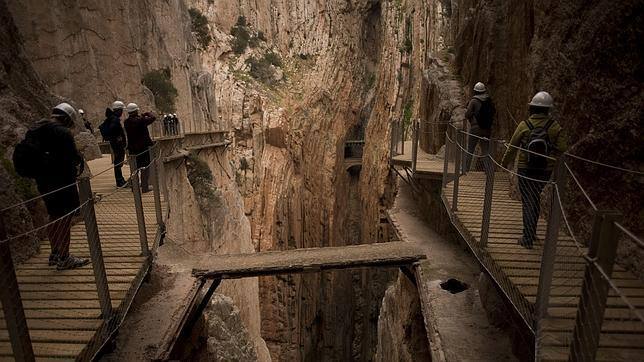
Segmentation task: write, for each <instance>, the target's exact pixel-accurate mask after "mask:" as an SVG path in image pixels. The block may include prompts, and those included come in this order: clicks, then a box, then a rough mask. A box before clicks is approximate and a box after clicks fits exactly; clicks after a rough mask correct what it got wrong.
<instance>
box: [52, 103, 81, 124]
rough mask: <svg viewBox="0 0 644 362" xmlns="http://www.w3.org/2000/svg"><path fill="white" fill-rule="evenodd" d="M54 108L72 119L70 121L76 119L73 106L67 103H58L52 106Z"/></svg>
mask: <svg viewBox="0 0 644 362" xmlns="http://www.w3.org/2000/svg"><path fill="white" fill-rule="evenodd" d="M54 110H59V111H62V112H63V113H65V114H66V115H67V116H68V117H69V118H70V119H71V120H72V122H73V121H74V120H75V119H76V110H74V107H72V106H71V105H70V104H69V103H60V104H59V105H57V106H56V107H54Z"/></svg>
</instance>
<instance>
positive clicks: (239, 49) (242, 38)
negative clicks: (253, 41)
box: [230, 16, 251, 54]
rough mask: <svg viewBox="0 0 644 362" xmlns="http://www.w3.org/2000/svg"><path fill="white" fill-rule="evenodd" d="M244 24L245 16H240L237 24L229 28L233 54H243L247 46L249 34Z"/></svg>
mask: <svg viewBox="0 0 644 362" xmlns="http://www.w3.org/2000/svg"><path fill="white" fill-rule="evenodd" d="M246 26H247V23H246V18H245V17H243V16H240V17H239V18H238V19H237V24H235V26H233V27H232V29H230V35H232V36H233V39H232V41H231V46H232V48H233V51H234V52H235V54H243V53H244V52H245V51H246V48H247V47H248V42H249V41H250V38H251V36H250V32H249V31H248V29H247V27H246Z"/></svg>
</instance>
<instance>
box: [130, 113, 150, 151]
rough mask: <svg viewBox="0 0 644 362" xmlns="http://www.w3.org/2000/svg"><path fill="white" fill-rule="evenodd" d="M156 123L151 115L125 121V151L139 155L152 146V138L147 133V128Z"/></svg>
mask: <svg viewBox="0 0 644 362" xmlns="http://www.w3.org/2000/svg"><path fill="white" fill-rule="evenodd" d="M154 121H156V117H155V116H154V115H153V114H152V113H148V112H146V113H143V114H142V115H136V116H130V117H128V118H127V119H126V120H125V123H124V124H125V132H126V133H127V141H128V144H127V149H128V151H129V152H130V153H131V154H137V153H141V152H143V151H145V150H147V149H148V147H150V146H152V144H153V142H152V138H150V133H149V132H148V126H149V125H151V124H152V123H153V122H154Z"/></svg>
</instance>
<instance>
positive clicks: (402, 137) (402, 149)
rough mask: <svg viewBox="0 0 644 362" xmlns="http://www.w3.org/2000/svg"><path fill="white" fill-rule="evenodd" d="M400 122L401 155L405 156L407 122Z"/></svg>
mask: <svg viewBox="0 0 644 362" xmlns="http://www.w3.org/2000/svg"><path fill="white" fill-rule="evenodd" d="M399 122H400V147H401V148H400V154H402V155H404V154H405V120H404V119H401V120H399Z"/></svg>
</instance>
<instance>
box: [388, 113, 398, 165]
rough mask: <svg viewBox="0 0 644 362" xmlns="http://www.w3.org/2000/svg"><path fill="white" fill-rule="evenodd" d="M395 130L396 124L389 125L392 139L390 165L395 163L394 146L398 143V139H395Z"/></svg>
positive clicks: (390, 143)
mask: <svg viewBox="0 0 644 362" xmlns="http://www.w3.org/2000/svg"><path fill="white" fill-rule="evenodd" d="M394 128H395V127H394V123H393V122H392V123H391V124H390V125H389V130H390V131H389V132H390V133H389V135H390V137H391V142H389V164H391V163H392V162H393V159H394V145H395V142H396V141H395V140H396V138H395V135H394Z"/></svg>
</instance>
